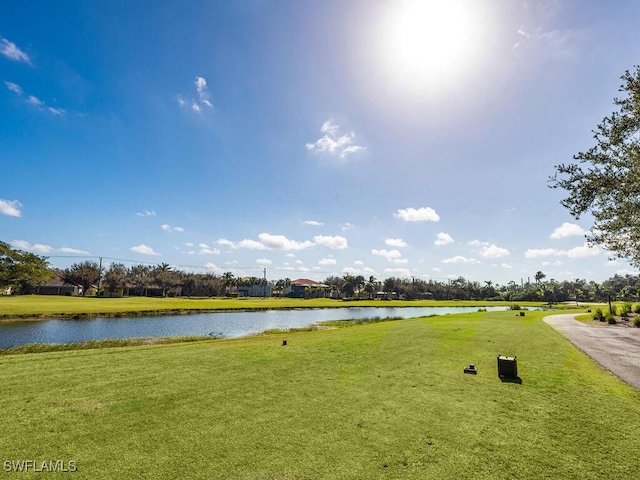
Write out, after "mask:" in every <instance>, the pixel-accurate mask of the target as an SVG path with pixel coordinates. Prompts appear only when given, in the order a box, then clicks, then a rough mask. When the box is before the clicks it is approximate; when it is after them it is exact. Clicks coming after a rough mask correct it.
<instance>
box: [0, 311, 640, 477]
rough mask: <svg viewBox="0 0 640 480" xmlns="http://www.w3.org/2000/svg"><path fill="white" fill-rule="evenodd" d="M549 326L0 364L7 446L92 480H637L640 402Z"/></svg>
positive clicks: (372, 330)
mask: <svg viewBox="0 0 640 480" xmlns="http://www.w3.org/2000/svg"><path fill="white" fill-rule="evenodd" d="M542 316H543V313H537V312H536V313H534V312H527V314H526V316H525V317H520V316H516V315H515V313H514V312H489V313H486V312H484V313H474V314H464V315H447V316H443V317H433V318H423V319H411V320H401V321H391V322H383V323H377V324H371V325H365V326H357V327H350V328H340V329H334V330H321V331H315V332H302V333H290V334H286V335H285V334H280V335H270V336H269V335H268V336H260V337H252V338H246V339H235V340H216V341H208V342H200V343H190V344H174V345H161V346H148V347H147V346H144V347H125V348H113V349H106V350H91V351H71V352H54V353H42V354H30V355H15V356H8V357H3V358H1V359H0V379H1V380H2V385H3V395H2V403H1V407H2V409H3V412H4V415H3V418H2V420H0V429H2V431H3V432H5V433H4V434H3V436H2V438H1V439H0V447H1V451H2V452H3V455H4V457H5V459H8V460H12V459H23V458H24V459H29V458H36V459H50V458H53V459H57V458H61V459H68V460H70V459H73V460H76V461H77V463H78V472H76V473H77V475H76V477H77V478H97V479H100V478H203V479H204V478H243V479H244V478H251V479H254V478H256V479H263V478H264V479H266V478H336V479H338V478H341V479H342V478H354V479H356V478H357V479H362V478H364V479H367V478H371V479H377V478H510V479H511V478H545V477H551V478H581V479H582V478H587V479H588V478H593V479H595V478H633V476H634V475H635V474H636V473H637V471H640V462H639V460H638V457H637V455H635V452H636V451H637V450H638V447H640V435H638V434H639V433H640V399H639V397H638V392H637V391H636V390H634V389H632V388H631V387H628V386H627V385H625V384H623V383H622V382H621V381H619V380H618V379H616V378H615V377H613V376H612V375H610V374H608V373H607V372H605V371H604V370H603V369H601V368H600V367H599V366H597V365H596V364H595V363H594V362H593V361H591V360H590V359H589V358H588V357H586V356H585V355H583V354H582V353H580V352H579V351H577V350H576V349H575V348H574V347H573V346H572V345H571V344H570V343H568V342H567V341H566V340H565V339H564V338H563V337H562V336H560V335H559V334H557V332H555V331H554V330H553V329H551V328H550V327H549V326H548V325H546V324H544V323H543V322H542V321H541V318H542ZM283 339H286V340H287V343H288V345H287V346H282V340H283ZM498 353H502V354H508V355H517V356H518V361H519V363H518V367H519V373H520V376H521V377H522V384H520V385H518V384H513V383H502V382H500V380H499V379H498V377H497V371H496V355H497V354H498ZM469 363H475V364H476V366H477V367H478V372H479V373H478V375H475V376H473V375H464V374H463V373H462V369H463V367H464V366H465V365H467V364H469ZM13 475H14V476H15V478H28V475H25V476H24V477H21V476H20V474H17V473H16V474H13ZM39 475H42V476H43V477H47V474H44V473H43V474H39Z"/></svg>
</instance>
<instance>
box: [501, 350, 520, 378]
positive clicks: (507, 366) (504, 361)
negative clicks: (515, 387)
mask: <svg viewBox="0 0 640 480" xmlns="http://www.w3.org/2000/svg"><path fill="white" fill-rule="evenodd" d="M498 376H499V377H500V378H518V360H517V357H505V356H504V355H498Z"/></svg>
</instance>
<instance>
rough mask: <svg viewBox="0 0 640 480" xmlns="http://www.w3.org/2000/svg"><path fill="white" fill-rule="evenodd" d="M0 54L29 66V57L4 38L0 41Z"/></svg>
mask: <svg viewBox="0 0 640 480" xmlns="http://www.w3.org/2000/svg"><path fill="white" fill-rule="evenodd" d="M0 54H2V55H4V56H5V57H7V58H9V59H11V60H15V61H16V62H24V63H28V64H29V65H31V59H30V58H29V55H27V54H26V53H24V52H23V51H22V50H20V49H19V48H18V47H17V46H16V44H15V43H13V42H10V41H9V40H7V39H6V38H3V39H2V41H0Z"/></svg>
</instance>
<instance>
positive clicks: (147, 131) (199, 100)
mask: <svg viewBox="0 0 640 480" xmlns="http://www.w3.org/2000/svg"><path fill="white" fill-rule="evenodd" d="M2 10H3V14H2V15H1V16H0V82H2V83H1V84H0V106H1V111H2V115H1V116H0V165H1V166H2V175H0V240H2V241H5V242H8V243H11V244H12V245H14V246H15V247H17V248H21V249H24V250H29V251H33V252H35V253H38V254H42V255H46V256H49V257H50V259H51V262H52V263H53V264H54V265H55V266H60V267H65V266H68V265H70V264H71V263H73V262H77V261H82V260H85V259H97V257H104V258H105V263H106V264H108V263H109V262H111V261H113V260H112V259H120V260H125V261H126V262H125V263H126V264H131V263H132V262H133V263H137V262H146V263H153V264H156V263H161V262H166V263H169V264H171V265H175V266H176V267H177V268H180V269H182V270H193V271H199V272H214V273H217V274H222V273H223V272H225V271H231V272H233V273H234V275H236V276H245V275H251V276H262V273H263V269H264V268H266V269H267V278H269V279H278V278H284V277H289V278H292V279H294V278H312V279H315V280H322V279H324V278H326V277H327V276H329V275H344V274H346V273H350V274H362V275H364V276H365V277H367V278H368V277H369V276H370V275H373V276H375V277H376V278H378V279H384V278H386V277H389V276H396V277H416V278H424V279H435V280H446V279H448V278H455V277H458V276H463V277H465V278H467V279H469V280H477V281H480V282H483V281H485V280H492V281H493V282H496V283H500V284H506V283H507V282H509V281H511V280H513V281H516V282H518V283H519V282H520V279H524V280H525V281H526V280H527V278H529V277H530V278H531V279H533V276H534V275H535V273H536V272H537V271H539V270H541V271H543V272H544V273H545V274H546V275H547V279H550V278H553V279H556V280H571V279H575V278H584V279H587V280H595V281H602V280H604V279H606V278H609V277H611V276H612V275H614V274H616V273H620V274H626V273H635V272H634V271H633V270H632V269H631V268H630V267H629V265H628V264H626V263H625V262H623V261H615V262H612V261H610V259H609V256H608V255H607V252H605V251H602V249H599V248H592V249H590V248H587V247H586V246H585V241H584V231H585V230H588V229H589V228H590V227H591V223H590V219H589V218H586V217H585V218H582V219H580V220H579V221H576V220H575V219H573V218H572V217H571V216H570V215H569V214H568V212H567V211H566V210H565V209H564V208H563V207H562V206H561V205H560V204H559V201H560V200H561V199H562V197H563V192H560V191H556V190H551V189H549V188H548V186H547V179H548V177H549V176H550V175H552V174H553V173H554V165H557V164H559V163H562V162H570V161H571V160H572V156H573V155H574V154H576V153H578V152H579V151H584V150H586V149H588V148H589V147H591V146H592V133H591V131H592V129H594V128H595V126H596V125H597V124H598V122H599V121H600V120H602V118H603V117H604V116H605V115H609V114H610V113H611V112H612V111H613V108H614V106H613V102H612V101H613V98H614V97H615V96H617V95H618V92H617V89H618V87H619V85H620V83H621V82H620V76H621V75H622V74H623V73H624V71H625V70H627V69H631V68H632V67H633V65H635V64H638V63H640V29H638V24H639V22H640V3H638V2H633V1H611V2H601V1H596V0H581V1H577V0H575V1H572V0H567V1H562V2H561V1H544V0H541V1H520V0H483V1H478V0H474V1H471V0H469V1H463V0H460V1H446V2H445V1H442V2H438V1H431V2H430V1H426V0H425V1H422V2H417V1H408V0H407V1H403V0H392V1H371V0H367V1H364V0H363V1H360V0H354V1H333V0H325V1H322V2H318V1H307V0H296V1H284V0H282V1H275V0H274V1H270V0H247V1H242V0H238V1H233V2H228V1H185V2H177V1H157V2H152V3H148V2H129V1H112V0H110V1H88V0H83V1H78V2H74V1H62V2H55V3H53V2H46V1H33V2H23V1H11V0H10V1H8V2H4V4H3V8H2Z"/></svg>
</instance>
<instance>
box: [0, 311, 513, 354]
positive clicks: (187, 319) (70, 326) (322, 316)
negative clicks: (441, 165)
mask: <svg viewBox="0 0 640 480" xmlns="http://www.w3.org/2000/svg"><path fill="white" fill-rule="evenodd" d="M479 308H483V309H486V310H489V311H495V310H506V309H507V307H403V308H393V307H392V308H385V307H349V308H327V309H300V310H264V311H253V312H219V313H196V314H188V315H166V316H151V317H120V318H108V317H95V318H90V319H85V320H58V319H52V320H44V321H37V322H4V323H2V322H0V348H10V347H15V346H19V345H25V344H28V343H71V342H83V341H87V340H103V339H107V338H140V337H172V336H183V335H215V336H219V337H226V338H231V337H242V336H246V335H252V334H256V333H260V332H263V331H265V330H269V329H272V328H280V329H286V328H296V327H305V326H307V325H311V324H314V323H319V322H324V321H329V320H351V319H365V318H375V317H380V318H387V317H402V318H412V317H422V316H429V315H446V314H449V313H466V312H477V311H478V309H479Z"/></svg>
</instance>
